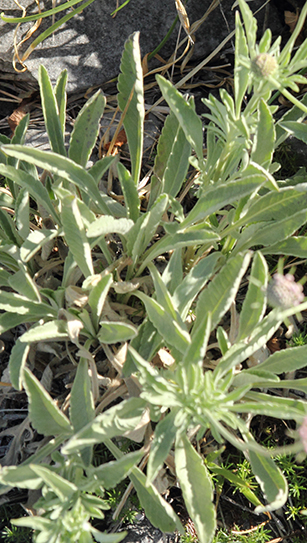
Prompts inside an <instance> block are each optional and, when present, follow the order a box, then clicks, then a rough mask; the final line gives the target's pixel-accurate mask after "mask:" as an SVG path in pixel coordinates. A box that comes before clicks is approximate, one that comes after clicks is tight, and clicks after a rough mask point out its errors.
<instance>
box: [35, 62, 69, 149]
mask: <svg viewBox="0 0 307 543" xmlns="http://www.w3.org/2000/svg"><path fill="white" fill-rule="evenodd" d="M38 82H39V86H40V92H41V100H42V108H43V114H44V119H45V125H46V130H47V133H48V137H49V141H50V146H51V149H52V150H53V151H54V152H55V153H58V154H59V155H63V156H65V155H66V151H65V145H64V137H63V132H62V124H61V120H60V116H59V110H58V104H57V101H56V98H55V95H54V92H53V89H52V85H51V83H50V79H49V76H48V72H47V70H46V68H45V67H44V66H43V65H42V64H41V65H40V67H39V69H38ZM62 118H63V117H62Z"/></svg>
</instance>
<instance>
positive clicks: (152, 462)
mask: <svg viewBox="0 0 307 543" xmlns="http://www.w3.org/2000/svg"><path fill="white" fill-rule="evenodd" d="M176 414H177V411H176V410H175V409H173V410H172V411H171V412H170V413H168V414H167V415H166V416H165V418H164V419H162V420H160V422H159V423H158V424H157V426H156V428H155V433H154V438H153V441H152V444H151V448H150V455H149V459H148V464H147V480H148V481H149V482H151V483H152V482H153V481H154V479H155V478H156V477H157V475H158V472H159V470H160V469H161V468H162V467H163V462H164V461H165V459H166V457H167V455H168V453H169V451H170V449H171V446H172V444H173V441H174V439H175V436H176V432H177V428H176V426H175V425H174V419H175V417H176Z"/></svg>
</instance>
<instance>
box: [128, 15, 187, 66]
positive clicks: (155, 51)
mask: <svg viewBox="0 0 307 543" xmlns="http://www.w3.org/2000/svg"><path fill="white" fill-rule="evenodd" d="M121 7H122V6H121ZM178 19H179V17H178V15H177V16H176V19H175V20H174V22H173V24H172V26H171V27H170V29H169V31H168V32H167V34H166V36H165V37H164V38H163V40H162V41H161V42H160V43H159V45H158V46H157V47H156V48H155V49H154V51H152V52H151V53H149V55H148V60H151V59H152V58H153V57H154V56H155V55H156V54H157V53H158V52H159V51H160V49H162V47H163V45H164V44H165V43H166V42H167V41H168V39H169V38H170V36H171V35H172V33H173V31H174V28H175V26H176V24H177V21H178Z"/></svg>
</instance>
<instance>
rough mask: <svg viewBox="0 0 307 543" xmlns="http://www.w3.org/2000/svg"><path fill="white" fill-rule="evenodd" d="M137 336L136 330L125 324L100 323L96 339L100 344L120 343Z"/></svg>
mask: <svg viewBox="0 0 307 543" xmlns="http://www.w3.org/2000/svg"><path fill="white" fill-rule="evenodd" d="M136 335H137V328H135V326H133V325H132V324H128V323H125V322H112V321H100V323H99V332H98V334H97V338H98V339H99V340H100V341H101V343H107V344H112V343H121V342H122V341H128V340H129V339H132V338H133V337H135V336H136Z"/></svg>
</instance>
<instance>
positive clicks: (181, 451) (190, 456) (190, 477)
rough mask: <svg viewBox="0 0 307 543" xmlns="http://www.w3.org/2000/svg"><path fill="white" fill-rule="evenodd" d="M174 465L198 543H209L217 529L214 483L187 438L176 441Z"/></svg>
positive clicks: (182, 437) (183, 436)
mask: <svg viewBox="0 0 307 543" xmlns="http://www.w3.org/2000/svg"><path fill="white" fill-rule="evenodd" d="M175 465H176V474H177V477H178V479H179V482H180V487H181V490H182V494H183V497H184V502H185V505H186V508H187V510H188V512H189V515H190V517H191V519H192V521H193V523H194V525H195V528H196V531H197V535H198V539H199V542H200V543H210V542H211V541H212V538H213V536H214V532H215V529H216V519H215V507H214V505H213V503H212V500H213V490H212V483H211V479H210V477H209V474H208V471H207V468H206V466H205V465H204V463H203V461H202V459H201V457H200V456H199V454H198V453H197V452H196V451H195V449H194V448H193V446H192V445H191V443H190V442H189V440H188V438H187V437H186V436H185V435H182V436H181V437H178V438H177V440H176V446H175ZM204 504H205V506H204Z"/></svg>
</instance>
